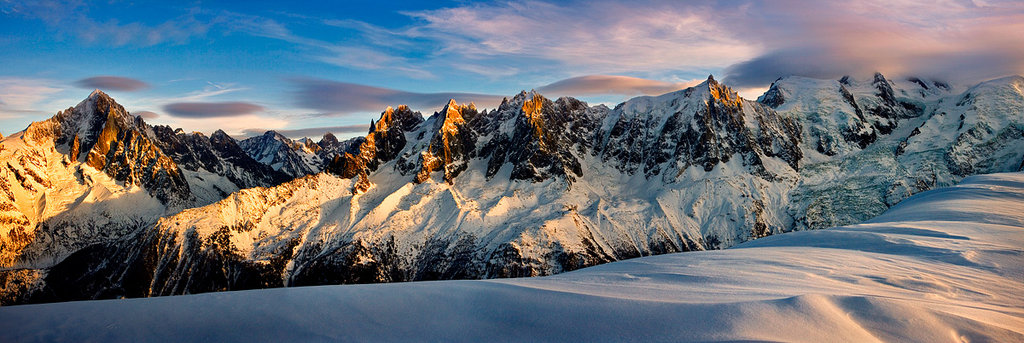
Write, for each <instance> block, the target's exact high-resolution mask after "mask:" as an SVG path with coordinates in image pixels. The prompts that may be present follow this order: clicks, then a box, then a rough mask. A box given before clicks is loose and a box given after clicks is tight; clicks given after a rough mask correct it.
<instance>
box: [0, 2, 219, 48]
mask: <svg viewBox="0 0 1024 343" xmlns="http://www.w3.org/2000/svg"><path fill="white" fill-rule="evenodd" d="M98 5H100V4H97V3H87V2H84V1H77V0H38V1H14V2H11V1H3V2H0V12H2V13H4V14H8V15H16V16H21V17H25V18H31V19H39V20H42V21H43V22H44V23H45V24H46V25H47V26H49V27H50V28H51V29H54V30H56V31H58V32H60V33H61V34H63V35H68V36H74V37H77V38H78V39H79V40H81V41H83V42H85V43H90V44H100V45H109V46H125V45H138V46H153V45H158V44H163V43H175V44H183V43H185V42H188V41H189V40H190V39H192V38H194V37H200V36H204V35H206V33H207V32H208V31H209V30H210V28H211V27H212V26H214V25H216V24H218V23H222V22H224V19H223V18H220V17H218V16H211V15H204V14H203V13H200V12H199V11H197V10H189V11H187V12H186V13H184V14H182V15H180V16H177V17H173V18H169V19H167V20H165V21H163V22H162V23H160V24H157V25H148V24H144V23H142V22H128V23H121V22H120V21H118V20H117V19H109V18H107V17H103V18H104V19H103V20H102V21H101V20H97V19H95V18H93V17H91V16H90V12H91V11H90V9H92V8H91V7H97V6H98ZM108 5H110V4H108ZM117 6H121V4H117Z"/></svg>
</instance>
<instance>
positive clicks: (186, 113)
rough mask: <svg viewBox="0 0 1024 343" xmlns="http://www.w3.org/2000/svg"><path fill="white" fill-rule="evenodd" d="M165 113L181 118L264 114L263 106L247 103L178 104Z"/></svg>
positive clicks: (165, 109) (168, 105) (172, 105)
mask: <svg viewBox="0 0 1024 343" xmlns="http://www.w3.org/2000/svg"><path fill="white" fill-rule="evenodd" d="M164 111H167V113H169V114H170V115H172V116H175V117H179V118H210V117H235V116H242V115H246V114H252V113H255V112H262V111H263V106H259V105H255V104H251V103H247V102H176V103H171V104H167V105H164Z"/></svg>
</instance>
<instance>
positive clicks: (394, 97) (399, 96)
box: [291, 78, 503, 115]
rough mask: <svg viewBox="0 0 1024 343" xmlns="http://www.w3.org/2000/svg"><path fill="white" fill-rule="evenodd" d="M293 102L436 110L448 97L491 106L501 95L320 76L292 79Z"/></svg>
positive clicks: (331, 109) (329, 107) (323, 107)
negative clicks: (384, 85) (393, 86)
mask: <svg viewBox="0 0 1024 343" xmlns="http://www.w3.org/2000/svg"><path fill="white" fill-rule="evenodd" d="M291 82H292V84H294V85H295V86H296V90H295V92H294V96H295V102H296V105H298V106H299V107H303V108H308V109H314V110H318V111H321V112H323V115H344V114H351V113H365V112H377V111H381V110H383V109H384V108H385V107H387V106H395V105H408V106H410V107H411V108H413V109H419V110H424V109H427V110H436V109H440V108H441V107H443V106H444V105H445V104H447V103H448V100H450V99H456V100H457V101H459V102H473V103H476V104H477V105H478V106H483V107H493V106H496V105H497V104H500V103H501V100H502V99H503V97H502V96H497V95H490V94H477V93H457V92H439V93H416V92H407V91H401V90H396V89H390V88H381V87H373V86H367V85H360V84H355V83H348V82H338V81H331V80H324V79H313V78H299V79H292V80H291Z"/></svg>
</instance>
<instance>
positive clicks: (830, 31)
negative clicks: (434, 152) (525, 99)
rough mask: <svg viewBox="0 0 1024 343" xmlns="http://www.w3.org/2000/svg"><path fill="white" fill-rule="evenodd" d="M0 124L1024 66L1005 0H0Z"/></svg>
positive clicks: (752, 94)
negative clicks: (93, 100) (81, 108)
mask: <svg viewBox="0 0 1024 343" xmlns="http://www.w3.org/2000/svg"><path fill="white" fill-rule="evenodd" d="M0 32H2V34H0V134H5V135H7V134H10V133H12V132H16V131H20V130H23V129H24V128H25V127H26V126H27V125H28V124H29V123H31V122H33V121H39V120H45V119H46V118H49V117H50V116H52V115H54V114H55V113H56V112H57V111H59V110H62V109H66V108H68V107H72V106H74V105H75V104H77V103H78V102H79V101H81V100H82V99H84V98H86V97H87V96H88V95H89V93H90V92H91V91H92V90H93V89H101V90H103V91H105V92H106V93H108V94H110V95H111V96H112V97H114V99H115V100H117V101H118V103H120V104H121V105H123V106H125V108H126V109H127V110H128V111H129V112H131V113H132V114H135V115H139V116H142V117H143V118H144V119H145V120H146V121H147V122H148V123H150V124H158V125H169V126H171V127H174V128H179V127H180V128H183V129H184V130H186V131H199V132H204V133H207V134H209V133H211V132H213V131H215V130H217V129H223V130H224V131H226V132H227V133H229V134H231V135H233V136H235V137H236V138H244V137H246V136H251V135H258V134H261V133H263V132H264V131H266V130H271V129H272V130H276V131H278V132H281V133H283V134H285V135H287V136H289V137H293V138H299V137H306V136H308V137H313V138H317V137H319V136H321V135H322V134H323V133H325V132H332V133H334V134H336V135H337V136H339V137H351V136H354V135H361V134H365V131H366V130H367V127H368V126H367V125H368V123H369V121H370V120H371V119H375V118H377V117H378V116H379V114H380V112H381V111H383V109H384V108H385V107H386V106H396V105H399V104H407V105H409V106H410V107H411V108H413V109H414V110H418V111H421V112H423V113H424V115H425V116H427V115H430V114H431V113H433V112H434V111H436V110H438V109H440V108H441V107H442V106H443V105H445V104H447V102H448V101H447V100H448V99H450V98H454V99H455V100H456V101H458V102H460V103H468V102H473V103H475V104H476V105H477V107H478V108H493V107H495V106H496V105H497V104H499V103H500V102H501V99H502V98H503V97H511V96H513V95H515V94H516V93H518V92H520V91H523V90H531V89H533V90H537V91H539V92H541V93H542V94H544V95H545V96H548V97H550V98H555V97H559V96H574V97H577V98H580V99H582V100H584V101H587V102H589V103H591V104H597V103H604V104H609V105H614V104H616V103H618V102H621V101H623V100H626V99H628V98H631V97H634V96H639V95H657V94H662V93H666V92H670V91H673V90H678V89H682V88H685V87H688V86H692V85H695V84H697V83H699V82H701V81H703V80H705V79H706V78H707V77H708V75H714V76H715V78H716V79H717V80H719V81H722V82H724V83H725V84H727V85H729V86H731V87H733V88H734V89H736V90H737V91H739V93H740V94H741V95H742V96H744V97H746V98H749V99H755V98H756V97H757V96H758V95H760V94H761V93H762V92H764V90H766V89H767V87H768V86H769V85H770V84H771V82H772V81H774V80H775V79H777V78H779V77H784V76H789V75H798V76H808V77H816V78H839V77H841V76H843V75H853V76H854V77H855V78H857V77H868V76H870V75H871V74H872V73H874V72H876V71H877V72H881V73H883V74H885V75H886V76H888V77H890V78H892V77H907V76H918V77H928V78H937V79H941V80H943V81H946V82H951V83H954V84H956V83H960V84H970V83H974V82H979V81H983V80H987V79H992V78H996V77H1001V76H1006V75H1012V74H1024V34H1022V33H1021V32H1024V2H1022V1H999V0H994V1H982V0H975V1H948V0H932V1H906V0H885V1H873V0H867V1H813V2H811V1H808V2H804V1H786V0H777V1H716V2H706V1H648V0H634V1H609V0H596V1H571V0H570V1H550V2H549V1H487V2H474V1H363V0H350V1H337V2H323V3H320V2H316V3H305V2H302V1H262V0H255V1H238V2H233V1H217V2H203V1H178V2H148V1H119V0H101V1H75V0H67V1H47V0H35V1H19V0H0Z"/></svg>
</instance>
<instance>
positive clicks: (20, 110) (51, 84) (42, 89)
mask: <svg viewBox="0 0 1024 343" xmlns="http://www.w3.org/2000/svg"><path fill="white" fill-rule="evenodd" d="M56 84H58V83H57V82H55V81H52V80H47V79H36V78H20V77H0V119H9V118H18V117H22V116H24V115H27V114H41V113H46V112H47V111H45V110H43V109H41V108H40V105H42V104H41V102H43V101H44V100H47V99H49V98H50V97H51V96H53V95H55V94H57V93H60V92H61V91H63V90H64V89H63V88H60V87H58V86H55V85H56Z"/></svg>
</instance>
